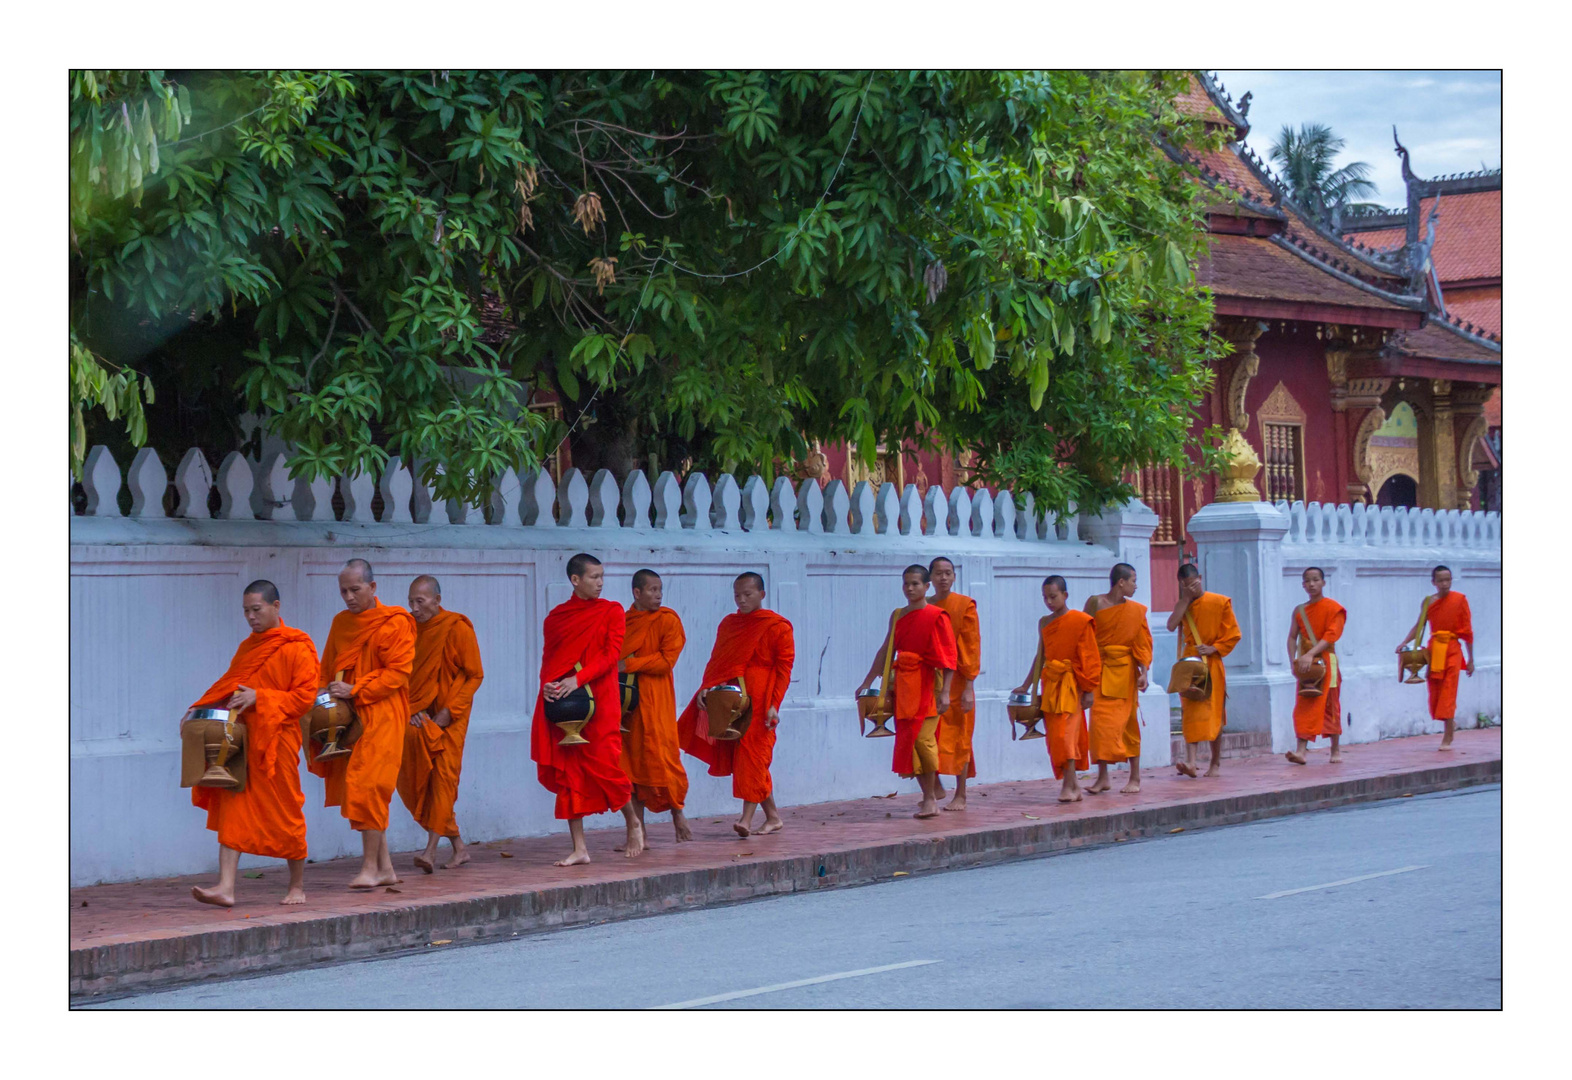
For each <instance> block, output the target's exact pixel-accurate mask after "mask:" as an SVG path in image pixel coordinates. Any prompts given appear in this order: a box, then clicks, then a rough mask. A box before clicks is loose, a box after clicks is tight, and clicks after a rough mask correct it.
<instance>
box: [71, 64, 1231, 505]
mask: <svg viewBox="0 0 1572 1080" xmlns="http://www.w3.org/2000/svg"><path fill="white" fill-rule="evenodd" d="M175 82H176V85H177V90H176V93H177V101H185V100H189V103H190V107H189V120H190V127H191V129H192V131H194V132H195V133H196V134H186V135H184V136H183V137H182V138H181V139H180V140H178V143H176V144H171V145H166V146H165V147H163V149H162V152H161V154H160V159H159V163H158V167H157V168H155V169H154V170H152V171H151V172H145V173H144V177H143V183H144V190H143V192H142V195H141V198H140V200H138V199H136V198H133V197H131V196H130V195H129V194H121V195H119V196H115V195H114V194H113V192H111V193H110V195H109V197H108V198H103V197H100V198H97V199H95V201H94V202H93V204H92V206H91V208H90V212H89V213H88V214H87V215H86V219H85V221H84V222H83V224H82V226H81V227H77V226H76V225H75V223H73V227H74V233H75V234H74V237H73V259H72V269H73V287H74V293H75V294H76V295H78V296H79V298H80V299H81V303H80V304H79V305H78V306H79V307H80V308H81V309H82V314H81V315H80V317H77V316H75V315H74V321H73V332H74V334H76V335H77V336H78V337H79V338H80V340H81V341H82V342H83V347H84V348H87V349H89V350H96V353H97V354H98V355H101V356H105V357H107V358H109V360H111V361H112V362H113V363H115V364H118V365H120V366H121V367H122V368H124V369H127V370H129V369H130V365H132V364H133V363H134V364H135V365H137V369H138V370H142V371H146V372H147V373H148V374H149V375H150V376H151V378H152V381H153V383H154V384H156V385H158V386H159V387H160V388H164V387H169V388H172V390H173V394H174V395H175V396H177V398H178V400H175V401H170V400H169V398H170V397H171V394H170V393H165V394H162V395H161V397H160V399H159V404H158V405H157V406H154V407H152V408H151V410H150V412H149V416H150V418H151V419H150V424H151V426H152V428H153V431H152V432H151V435H150V437H151V438H152V440H153V441H154V442H155V444H157V443H158V441H159V439H160V438H161V434H160V429H161V428H162V427H163V426H164V422H163V421H162V420H161V417H164V416H167V417H168V418H169V419H168V426H169V428H170V429H171V430H178V431H180V433H181V436H183V437H189V436H190V435H191V434H192V432H194V431H196V430H198V428H199V427H200V425H201V424H209V425H214V426H215V427H214V428H213V434H212V435H211V441H212V442H214V443H217V442H221V441H222V437H223V436H224V434H225V431H224V430H222V429H223V428H224V425H226V424H232V421H231V419H230V418H231V417H232V416H233V415H234V414H235V413H237V412H239V411H240V410H241V409H242V408H246V409H250V410H253V411H256V412H258V413H260V414H262V415H263V416H264V417H265V418H266V419H267V422H268V424H269V425H270V427H271V429H272V430H274V431H276V432H277V433H278V434H280V435H282V436H283V437H284V438H286V439H287V440H289V442H290V443H291V444H292V445H293V446H294V447H296V448H297V449H296V453H295V455H294V457H293V458H292V459H291V462H290V465H291V468H292V470H294V471H295V472H296V473H297V474H301V475H306V476H312V477H315V476H329V475H337V474H344V473H349V472H353V471H354V470H357V469H364V468H373V467H376V466H377V465H379V464H380V463H381V462H382V461H383V460H385V458H386V456H387V455H388V453H389V452H396V453H399V454H401V455H402V456H403V457H404V458H405V460H420V461H422V462H424V463H425V478H426V479H427V480H428V481H434V482H435V483H436V484H437V486H438V494H439V495H441V496H457V497H465V498H471V499H476V500H483V499H484V498H485V497H486V495H487V493H488V492H489V490H490V485H491V484H492V482H493V481H494V479H495V477H496V475H497V474H498V473H499V472H500V471H501V470H502V469H503V468H505V467H507V466H510V465H511V466H513V467H515V468H525V467H529V466H531V465H533V464H535V463H536V462H538V460H539V459H540V458H541V457H542V456H543V455H544V454H546V453H549V452H550V451H551V450H552V449H553V448H554V447H555V446H556V445H557V442H558V440H560V439H561V438H563V437H564V435H566V434H567V432H566V431H565V430H564V425H562V424H548V423H547V422H546V420H545V419H543V417H542V416H541V415H540V414H539V413H537V412H534V411H531V410H530V409H528V408H527V406H528V405H529V404H530V403H531V395H532V394H533V393H535V392H538V391H540V390H550V391H553V392H554V393H555V394H557V395H558V396H559V398H560V399H561V400H562V402H563V405H564V415H565V417H566V418H567V420H568V421H569V422H570V423H571V426H572V432H571V438H572V440H573V441H572V444H571V445H572V447H573V450H574V457H575V462H576V463H577V464H581V465H583V466H587V467H591V468H593V467H597V466H602V465H604V466H607V467H611V468H613V469H614V470H617V471H619V472H620V471H622V470H625V469H627V468H629V467H631V466H633V465H635V464H637V463H639V462H641V461H642V460H643V458H644V457H645V456H646V455H648V454H652V453H653V454H656V455H657V456H658V457H659V458H660V459H661V460H662V461H663V462H666V463H668V464H673V465H674V464H676V463H678V462H681V461H684V460H688V461H691V462H693V464H694V465H696V466H702V467H709V468H723V469H739V470H752V469H759V470H762V471H765V472H766V473H769V472H770V471H771V470H772V469H773V468H774V466H775V464H776V463H777V462H778V461H779V460H781V459H783V458H791V457H797V456H800V455H801V454H802V453H803V452H804V450H805V448H806V447H805V440H809V439H824V440H827V441H837V440H844V441H845V442H847V443H849V444H851V445H852V446H854V447H856V448H857V449H858V450H859V451H860V452H861V453H862V454H863V456H864V457H865V458H866V459H868V460H871V459H872V457H873V453H874V447H875V445H876V444H877V443H878V442H880V441H890V442H894V441H896V440H911V441H914V442H916V443H917V444H919V445H923V446H939V447H942V448H944V449H945V450H946V451H949V452H962V451H972V452H973V454H974V458H975V461H976V463H977V469H978V473H979V475H980V476H981V477H982V478H984V479H985V480H988V481H990V482H1002V483H1009V484H1012V485H1014V486H1016V487H1017V488H1018V489H1021V488H1026V489H1030V490H1033V491H1034V492H1036V494H1037V497H1038V499H1039V501H1040V502H1041V503H1043V504H1046V505H1049V506H1057V507H1063V506H1065V505H1066V504H1068V503H1069V502H1071V501H1074V502H1076V503H1078V504H1080V505H1081V506H1083V507H1087V508H1093V507H1095V506H1097V505H1099V504H1101V503H1102V502H1103V501H1106V500H1108V499H1115V498H1121V497H1124V496H1125V495H1127V494H1128V493H1129V489H1128V488H1127V487H1125V486H1124V485H1123V484H1122V483H1121V481H1120V476H1121V475H1122V474H1123V472H1124V470H1125V469H1126V468H1127V467H1129V466H1130V465H1133V464H1136V463H1141V462H1146V461H1156V460H1161V461H1170V462H1173V463H1176V464H1178V463H1183V462H1186V461H1187V460H1188V453H1189V451H1190V450H1192V449H1193V447H1192V446H1191V445H1190V440H1189V435H1188V431H1189V430H1190V429H1189V425H1190V422H1191V420H1192V419H1193V416H1194V402H1196V401H1197V400H1198V399H1199V395H1200V391H1201V390H1202V389H1204V387H1205V385H1206V382H1207V379H1208V378H1209V376H1208V373H1207V368H1206V365H1205V361H1206V360H1207V359H1208V358H1209V357H1211V356H1215V355H1217V354H1218V352H1219V350H1220V349H1221V348H1222V346H1221V345H1220V344H1219V343H1218V342H1216V341H1215V340H1214V339H1212V338H1211V337H1210V336H1209V334H1208V332H1207V327H1208V325H1209V322H1210V315H1211V309H1210V301H1209V298H1208V297H1207V295H1206V293H1205V291H1204V290H1202V289H1201V288H1199V287H1198V286H1197V285H1196V283H1195V282H1194V280H1193V278H1192V277H1191V274H1190V269H1189V267H1190V264H1191V262H1192V261H1193V259H1194V258H1195V257H1196V256H1197V254H1198V253H1199V251H1200V245H1201V243H1202V242H1203V238H1204V237H1203V230H1202V228H1201V216H1200V215H1201V207H1200V203H1199V200H1198V198H1197V194H1198V193H1197V190H1196V186H1195V184H1194V183H1193V182H1192V181H1191V180H1190V179H1189V178H1188V177H1187V176H1186V175H1185V173H1184V172H1183V171H1182V169H1181V168H1180V167H1179V166H1178V165H1176V164H1174V163H1173V162H1172V161H1170V160H1169V159H1168V157H1167V156H1166V155H1164V154H1163V153H1162V152H1161V150H1159V149H1158V147H1157V144H1156V139H1157V138H1158V137H1159V136H1161V137H1163V138H1166V139H1168V140H1170V141H1171V142H1176V143H1180V144H1198V143H1200V142H1202V141H1204V139H1205V138H1206V137H1205V136H1204V135H1203V133H1202V132H1201V130H1200V128H1199V125H1198V124H1197V123H1196V122H1194V121H1191V120H1188V119H1186V118H1185V117H1183V116H1181V115H1180V114H1179V113H1177V112H1176V111H1175V110H1174V108H1173V107H1172V105H1171V102H1172V100H1173V98H1174V97H1175V96H1176V94H1177V93H1178V92H1179V90H1180V88H1181V85H1182V76H1179V75H1177V74H1175V73H1139V72H1098V73H1088V72H1052V73H1048V72H991V71H990V72H874V73H868V72H861V73H859V72H776V73H761V72H671V73H655V74H654V75H653V76H652V75H650V74H648V73H644V74H636V73H627V72H545V73H534V72H457V71H450V72H361V73H353V74H348V73H340V72H266V73H211V74H209V73H194V74H191V75H189V76H179V77H178V78H177V79H176V80H175ZM180 94H184V95H185V97H179V96H178V95H180ZM78 111H79V110H78V105H77V103H76V102H75V101H74V102H73V129H75V124H76V119H77V113H78ZM84 111H85V110H84ZM73 165H74V167H75V157H74V158H73ZM74 176H75V172H73V177H74ZM73 205H74V204H73ZM89 301H90V302H89ZM73 340H74V341H75V340H77V338H73ZM82 403H84V399H81V398H74V399H73V407H74V408H75V407H77V406H78V405H79V404H82ZM85 403H86V404H88V405H91V404H92V401H91V399H87V400H86V401H85ZM230 437H232V432H231V433H230ZM198 441H200V440H198Z"/></svg>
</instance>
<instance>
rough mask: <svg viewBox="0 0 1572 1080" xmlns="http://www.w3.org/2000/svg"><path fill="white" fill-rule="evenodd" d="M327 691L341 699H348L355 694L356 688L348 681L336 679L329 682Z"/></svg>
mask: <svg viewBox="0 0 1572 1080" xmlns="http://www.w3.org/2000/svg"><path fill="white" fill-rule="evenodd" d="M327 692H328V693H329V694H331V695H332V696H333V697H336V698H338V699H339V700H340V701H348V700H350V699H351V698H353V697H354V696H355V688H354V687H353V686H351V685H350V684H349V683H347V682H339V681H338V680H336V679H335V680H334V681H333V682H330V683H328V686H327Z"/></svg>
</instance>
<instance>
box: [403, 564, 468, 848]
mask: <svg viewBox="0 0 1572 1080" xmlns="http://www.w3.org/2000/svg"><path fill="white" fill-rule="evenodd" d="M409 613H410V614H411V615H413V616H414V617H415V668H414V670H413V671H412V672H411V673H410V677H409V707H410V710H411V711H410V717H409V726H408V727H406V728H405V729H404V762H403V764H402V765H401V766H399V771H398V797H399V798H400V799H402V800H403V801H404V805H405V806H406V807H407V808H408V809H409V812H410V815H411V816H413V817H414V819H415V820H416V821H417V822H419V823H420V827H421V828H423V829H425V830H426V850H424V851H422V852H421V853H420V854H419V855H416V856H415V865H416V866H418V867H420V869H421V870H422V871H424V872H425V873H427V874H429V873H431V872H432V870H433V868H434V865H435V861H436V857H437V844H438V842H439V841H440V840H441V839H442V837H444V836H445V837H447V838H448V844H449V845H450V846H451V847H452V849H453V855H452V857H451V858H449V859H448V861H447V862H445V863H443V864H442V869H444V870H451V869H453V868H454V867H458V866H463V865H464V864H465V863H467V862H469V852H468V851H466V850H465V849H464V840H463V838H462V837H460V836H459V827H458V820H457V819H456V818H455V817H454V816H453V803H454V802H455V801H456V800H457V799H458V785H459V770H460V769H461V768H462V767H463V764H464V736H465V734H466V733H467V732H468V731H469V710H470V706H471V704H473V702H474V700H475V691H476V690H479V689H480V682H481V680H482V679H483V678H485V676H486V673H485V671H484V670H483V669H482V668H481V666H480V644H479V642H477V641H476V640H475V624H474V623H472V622H470V621H469V619H468V618H467V617H466V616H463V615H460V614H459V613H458V612H456V611H449V610H447V609H446V608H444V607H443V606H442V584H441V583H440V582H439V581H437V579H436V578H434V577H432V576H431V575H430V574H422V575H420V576H419V577H418V578H416V579H415V580H414V581H412V582H411V583H410V586H409Z"/></svg>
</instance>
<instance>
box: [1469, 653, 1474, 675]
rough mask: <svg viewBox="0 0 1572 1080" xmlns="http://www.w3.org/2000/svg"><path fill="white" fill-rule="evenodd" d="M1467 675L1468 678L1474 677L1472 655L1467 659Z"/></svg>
mask: <svg viewBox="0 0 1572 1080" xmlns="http://www.w3.org/2000/svg"><path fill="white" fill-rule="evenodd" d="M1468 677H1469V678H1470V679H1472V678H1473V677H1474V661H1473V658H1472V657H1470V658H1469V661H1468Z"/></svg>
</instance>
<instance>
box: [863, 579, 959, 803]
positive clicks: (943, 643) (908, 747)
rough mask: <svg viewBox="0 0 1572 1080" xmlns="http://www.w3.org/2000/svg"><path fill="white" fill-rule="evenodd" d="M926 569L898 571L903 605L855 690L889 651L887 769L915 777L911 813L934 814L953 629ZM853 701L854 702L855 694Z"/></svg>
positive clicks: (952, 667) (953, 656)
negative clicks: (890, 746)
mask: <svg viewBox="0 0 1572 1080" xmlns="http://www.w3.org/2000/svg"><path fill="white" fill-rule="evenodd" d="M930 576H931V575H930V574H929V573H928V568H927V567H926V566H923V565H921V564H920V563H914V564H913V565H911V566H908V567H907V568H906V569H905V571H903V572H902V574H901V591H902V592H903V593H905V594H906V607H905V609H904V610H902V611H900V612H899V613H898V614H897V615H896V618H895V619H894V620H893V622H892V624H891V626H890V630H889V632H888V633H886V634H885V636H884V641H883V642H881V643H880V645H879V648H878V650H877V651H876V652H875V653H874V654H873V663H872V664H871V665H869V667H868V676H867V678H865V679H863V681H862V685H861V686H859V687H858V688H857V693H858V694H861V693H862V692H863V691H864V690H866V689H868V688H869V687H870V686H872V685H873V680H875V679H877V678H878V677H879V676H880V675H881V674H882V673H883V671H884V658H885V655H886V654H887V653H888V652H889V651H890V650H891V649H893V650H894V657H893V659H892V661H891V663H890V682H891V684H892V685H891V687H890V689H891V691H892V696H891V700H892V705H893V707H894V712H895V753H894V758H893V760H892V761H891V762H890V768H891V769H892V770H893V771H894V772H895V774H896V775H897V776H901V777H906V778H910V777H913V776H915V777H916V778H917V783H918V785H919V786H921V788H922V802H921V803H920V804H918V807H917V813H915V814H913V815H912V816H913V817H919V818H931V817H938V816H939V805H938V796H937V793H936V790H935V789H936V786H937V781H938V774H939V743H938V739H937V737H936V736H937V733H938V730H939V715H940V714H941V713H944V712H947V711H949V707H950V681H951V679H953V678H954V676H955V666H956V664H957V662H958V661H957V658H956V650H955V631H954V629H953V628H952V627H951V626H950V614H949V612H947V611H945V610H944V608H942V607H937V606H935V605H933V604H930V603H928V584H929V579H930ZM853 700H856V697H855V695H854V697H853Z"/></svg>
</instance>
